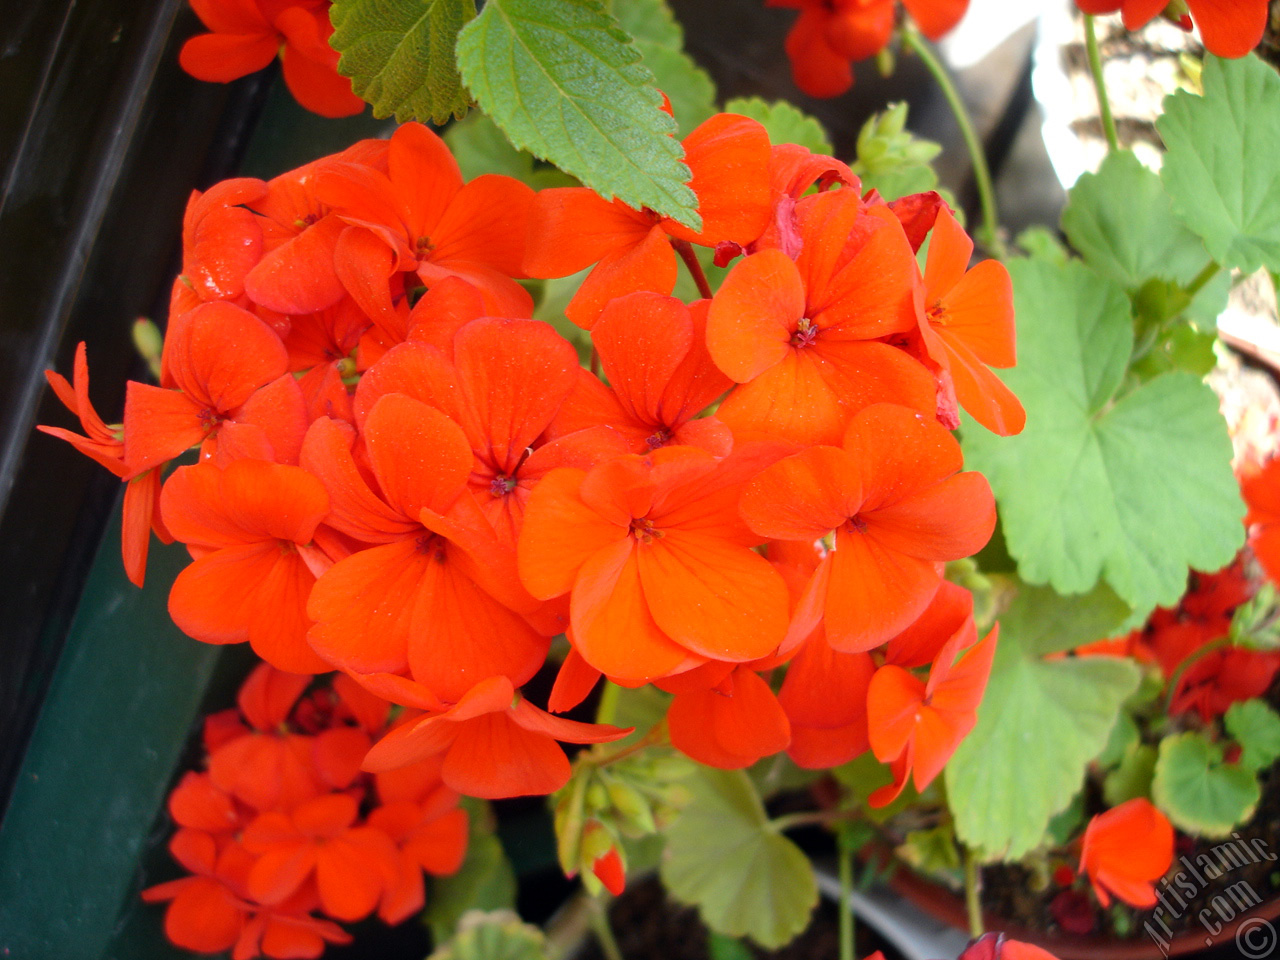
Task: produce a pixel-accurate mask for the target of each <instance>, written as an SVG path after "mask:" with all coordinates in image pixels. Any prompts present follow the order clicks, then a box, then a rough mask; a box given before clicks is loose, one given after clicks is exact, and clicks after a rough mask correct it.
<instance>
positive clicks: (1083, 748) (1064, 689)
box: [946, 590, 1139, 860]
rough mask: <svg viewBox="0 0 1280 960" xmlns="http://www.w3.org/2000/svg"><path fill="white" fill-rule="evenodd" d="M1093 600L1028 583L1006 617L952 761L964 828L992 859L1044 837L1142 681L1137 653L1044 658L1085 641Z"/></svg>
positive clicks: (1017, 853) (959, 824)
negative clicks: (1133, 657)
mask: <svg viewBox="0 0 1280 960" xmlns="http://www.w3.org/2000/svg"><path fill="white" fill-rule="evenodd" d="M1073 603H1074V605H1075V607H1076V609H1075V611H1074V613H1073V612H1072V611H1071V605H1072V604H1073ZM1091 606H1092V604H1091V603H1090V602H1089V599H1088V598H1085V599H1082V598H1075V600H1074V602H1073V601H1071V600H1068V599H1067V598H1057V600H1054V599H1053V597H1052V594H1050V593H1048V592H1047V591H1033V590H1024V591H1022V592H1020V593H1019V594H1018V596H1017V597H1015V598H1014V601H1013V605H1012V606H1011V607H1010V610H1009V612H1008V613H1007V614H1006V615H1005V616H1003V617H1001V630H1000V642H999V645H998V646H997V648H996V657H995V663H994V664H993V665H992V668H991V679H990V680H989V681H988V683H987V690H986V693H985V694H984V695H983V698H982V703H981V705H980V706H979V707H978V723H977V725H976V726H975V727H974V729H973V731H972V732H971V733H970V734H969V736H968V737H966V738H965V740H964V741H963V742H962V743H961V744H960V746H959V748H958V749H957V750H956V752H955V754H954V755H953V756H952V758H951V762H950V763H948V764H947V767H946V785H947V802H948V804H949V805H950V807H951V811H952V814H953V815H954V817H955V827H956V834H957V836H959V837H960V839H961V840H962V841H964V843H966V844H967V845H969V846H970V847H974V848H976V849H977V850H979V851H980V852H981V853H982V855H983V856H984V857H986V858H988V859H996V858H1001V859H1005V860H1017V859H1019V858H1021V857H1022V856H1023V855H1025V854H1026V853H1027V852H1029V851H1030V850H1033V849H1034V848H1035V847H1037V846H1038V845H1040V843H1042V842H1043V840H1044V839H1045V834H1046V832H1047V831H1048V829H1049V822H1050V820H1051V818H1052V817H1053V816H1054V815H1055V814H1057V813H1059V812H1061V811H1062V810H1063V809H1065V808H1066V806H1067V805H1068V804H1069V803H1070V802H1071V798H1072V797H1074V796H1075V795H1076V794H1077V793H1078V792H1079V790H1080V785H1081V783H1082V782H1083V779H1084V773H1085V767H1086V765H1087V764H1088V763H1089V761H1090V760H1092V759H1093V758H1094V757H1096V756H1097V755H1098V754H1099V753H1100V752H1101V751H1102V749H1103V747H1104V746H1106V744H1107V740H1108V738H1109V736H1110V734H1111V729H1112V727H1113V726H1114V725H1115V722H1116V718H1117V716H1118V715H1119V713H1120V708H1121V705H1122V704H1123V703H1124V701H1125V699H1126V698H1128V697H1129V695H1130V694H1132V693H1133V692H1134V690H1136V689H1137V687H1138V679H1139V673H1138V669H1137V667H1136V666H1135V665H1134V664H1133V663H1132V662H1131V661H1129V660H1124V659H1120V658H1117V657H1070V658H1065V659H1056V660H1044V659H1042V658H1041V655H1042V654H1044V653H1047V652H1051V651H1053V650H1055V649H1063V645H1067V644H1069V643H1071V644H1073V643H1074V642H1075V641H1076V638H1077V637H1079V636H1080V634H1081V633H1082V632H1084V630H1083V625H1084V624H1085V623H1087V622H1089V621H1090V620H1091V619H1092V616H1093V615H1092V614H1091V613H1089V612H1088V608H1089V607H1091ZM1059 619H1062V620H1063V621H1064V622H1065V627H1064V629H1063V630H1062V631H1061V633H1059V630H1058V627H1057V626H1055V625H1054V624H1055V622H1056V621H1058V620H1059ZM1089 632H1092V630H1090V631H1089Z"/></svg>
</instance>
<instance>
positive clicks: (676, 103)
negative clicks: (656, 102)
mask: <svg viewBox="0 0 1280 960" xmlns="http://www.w3.org/2000/svg"><path fill="white" fill-rule="evenodd" d="M613 15H614V16H615V17H617V18H618V22H619V23H620V24H621V25H622V29H623V30H626V31H627V33H629V34H631V36H632V38H633V39H634V40H635V43H636V46H637V47H638V48H639V49H640V52H641V53H642V54H644V64H645V66H646V67H648V68H649V69H650V70H652V71H653V75H654V77H656V78H657V81H658V87H659V89H661V90H662V92H663V93H665V94H666V95H667V99H668V100H670V101H671V112H672V113H674V114H675V117H676V125H677V126H678V127H679V128H680V132H681V134H685V133H688V132H689V131H690V130H692V129H693V128H694V127H696V126H697V125H698V124H700V123H702V121H703V120H706V119H707V118H708V117H710V116H711V115H712V114H713V113H715V112H716V85H715V84H714V83H712V82H711V77H710V76H709V75H708V73H707V71H705V70H703V69H702V68H701V67H700V66H698V65H697V64H696V63H694V62H693V58H692V57H690V56H689V55H688V54H687V53H685V52H684V29H683V28H682V27H681V26H680V24H679V22H678V21H677V20H676V18H675V15H674V14H673V13H672V12H671V8H670V7H669V6H668V5H667V2H666V0H614V3H613Z"/></svg>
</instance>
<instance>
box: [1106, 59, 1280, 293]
mask: <svg viewBox="0 0 1280 960" xmlns="http://www.w3.org/2000/svg"><path fill="white" fill-rule="evenodd" d="M1201 79H1202V82H1203V85H1204V96H1196V95H1195V94H1193V93H1189V92H1188V91H1186V90H1179V91H1178V92H1177V93H1175V94H1173V95H1171V96H1169V97H1166V98H1165V101H1164V113H1163V114H1162V115H1161V116H1160V118H1159V119H1158V120H1156V129H1157V130H1159V131H1160V137H1161V139H1163V140H1164V144H1165V147H1166V148H1167V152H1166V153H1165V156H1164V163H1163V165H1162V167H1161V171H1160V177H1161V179H1162V180H1164V185H1165V188H1166V189H1167V190H1168V191H1169V196H1170V198H1171V199H1172V200H1173V209H1174V212H1175V213H1176V214H1177V215H1178V217H1180V218H1181V219H1182V222H1183V223H1185V224H1186V225H1187V226H1188V227H1190V228H1191V229H1192V231H1194V232H1195V233H1196V234H1198V235H1199V236H1200V237H1202V238H1203V239H1204V243H1205V246H1206V247H1208V249H1209V253H1210V254H1211V255H1212V257H1213V259H1214V260H1216V261H1218V263H1220V264H1222V265H1223V266H1225V267H1239V268H1240V269H1241V270H1243V271H1244V272H1245V273H1252V272H1253V271H1255V270H1257V269H1258V267H1260V266H1265V267H1266V268H1267V269H1268V270H1273V271H1274V270H1280V77H1278V76H1276V72H1275V70H1274V69H1272V67H1271V66H1270V65H1268V64H1266V63H1263V62H1262V61H1261V60H1259V59H1258V58H1257V57H1256V56H1247V57H1241V58H1240V59H1239V60H1223V59H1220V58H1219V57H1215V56H1206V57H1205V63H1204V73H1203V74H1202V77H1201ZM1117 202H1121V201H1119V198H1117Z"/></svg>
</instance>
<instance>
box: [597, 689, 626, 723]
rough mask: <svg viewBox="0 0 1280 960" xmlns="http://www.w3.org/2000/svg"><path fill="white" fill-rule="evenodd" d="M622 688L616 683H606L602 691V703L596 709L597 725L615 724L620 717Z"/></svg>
mask: <svg viewBox="0 0 1280 960" xmlns="http://www.w3.org/2000/svg"><path fill="white" fill-rule="evenodd" d="M621 690H622V688H621V687H620V686H618V685H617V684H616V683H610V682H609V681H608V680H606V681H605V682H604V689H603V690H601V691H600V703H599V705H598V706H597V707H596V723H610V724H611V723H613V721H614V718H615V717H617V715H618V694H619V693H620V692H621Z"/></svg>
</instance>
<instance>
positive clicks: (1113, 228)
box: [1062, 150, 1209, 290]
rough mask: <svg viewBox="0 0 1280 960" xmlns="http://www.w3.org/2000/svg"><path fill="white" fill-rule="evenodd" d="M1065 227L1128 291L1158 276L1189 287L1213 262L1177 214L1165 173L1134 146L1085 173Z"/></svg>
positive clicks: (1092, 262) (1090, 260) (1087, 256)
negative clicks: (1145, 160)
mask: <svg viewBox="0 0 1280 960" xmlns="http://www.w3.org/2000/svg"><path fill="white" fill-rule="evenodd" d="M1120 198H1123V202H1119V201H1120ZM1062 230H1063V232H1064V233H1066V235H1067V238H1068V239H1069V240H1070V241H1071V246H1073V247H1075V249H1076V250H1077V251H1079V253H1080V255H1081V256H1082V257H1084V260H1085V262H1086V263H1087V264H1089V266H1091V267H1093V269H1095V270H1097V271H1098V272H1099V273H1100V274H1102V275H1103V276H1104V277H1109V278H1110V279H1112V280H1115V281H1116V282H1117V283H1119V284H1120V285H1121V286H1123V287H1124V288H1125V289H1126V290H1136V289H1137V288H1138V287H1141V286H1142V285H1143V284H1144V283H1146V282H1147V281H1148V280H1149V279H1150V278H1152V277H1161V278H1163V279H1165V280H1172V281H1174V282H1176V283H1180V284H1184V285H1185V284H1187V283H1190V282H1191V281H1192V280H1193V279H1195V276H1196V274H1197V273H1199V272H1200V271H1201V270H1202V269H1204V267H1205V265H1206V264H1208V262H1209V254H1208V253H1207V252H1206V251H1205V248H1204V244H1203V243H1201V242H1200V238H1199V237H1197V236H1196V235H1195V234H1194V233H1192V232H1191V231H1190V230H1188V229H1187V228H1186V227H1184V226H1183V225H1182V224H1181V223H1179V222H1178V220H1177V219H1176V218H1175V217H1174V215H1173V209H1172V207H1171V206H1170V204H1169V195H1168V194H1166V193H1165V192H1164V186H1163V185H1162V184H1161V183H1160V177H1159V175H1158V174H1156V173H1154V172H1153V171H1151V170H1148V169H1147V168H1146V167H1144V166H1143V165H1142V163H1141V162H1140V161H1139V160H1138V158H1137V157H1136V156H1134V155H1133V153H1132V152H1131V151H1129V150H1119V151H1117V152H1115V153H1109V154H1107V157H1106V159H1105V160H1103V161H1102V166H1101V167H1100V168H1099V169H1098V172H1097V173H1086V174H1083V175H1081V177H1080V179H1079V180H1077V181H1076V185H1075V186H1074V187H1072V188H1071V191H1070V193H1068V194H1067V206H1066V209H1064V210H1063V211H1062Z"/></svg>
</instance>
